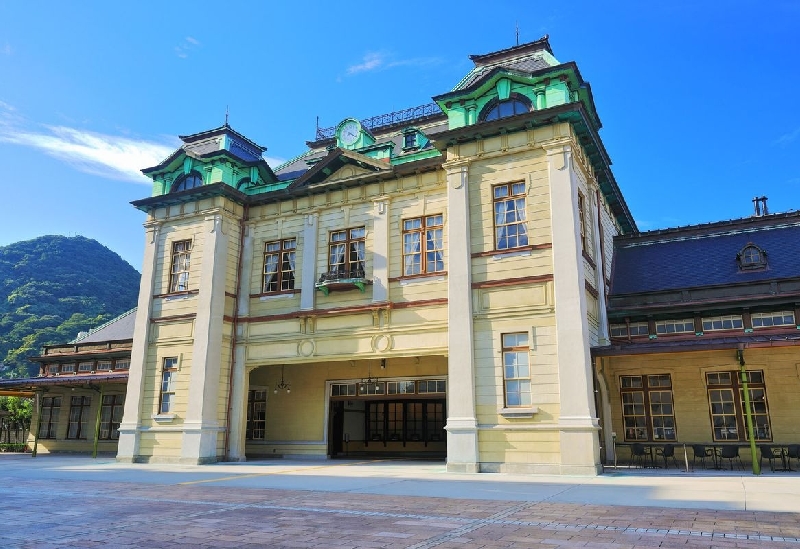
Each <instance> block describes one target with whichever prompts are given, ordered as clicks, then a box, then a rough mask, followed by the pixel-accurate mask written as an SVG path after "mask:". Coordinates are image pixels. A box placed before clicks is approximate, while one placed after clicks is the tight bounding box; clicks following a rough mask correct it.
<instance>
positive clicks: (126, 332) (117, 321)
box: [70, 307, 136, 343]
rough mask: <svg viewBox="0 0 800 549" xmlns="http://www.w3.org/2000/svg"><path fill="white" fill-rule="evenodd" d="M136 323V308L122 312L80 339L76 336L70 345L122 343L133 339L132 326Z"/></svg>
mask: <svg viewBox="0 0 800 549" xmlns="http://www.w3.org/2000/svg"><path fill="white" fill-rule="evenodd" d="M135 321H136V308H135V307H134V308H133V309H131V310H130V311H127V312H124V313H122V314H121V315H119V316H118V317H117V318H114V319H111V320H109V321H108V322H106V323H105V324H102V325H100V326H98V327H97V328H94V329H92V330H89V332H88V333H87V334H86V335H85V336H83V337H81V336H78V337H76V338H75V339H74V340H72V341H70V343H101V342H105V341H123V340H126V339H133V326H134V322H135Z"/></svg>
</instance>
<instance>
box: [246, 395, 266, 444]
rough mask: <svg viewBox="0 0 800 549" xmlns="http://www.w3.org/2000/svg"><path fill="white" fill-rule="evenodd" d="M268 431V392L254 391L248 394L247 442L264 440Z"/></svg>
mask: <svg viewBox="0 0 800 549" xmlns="http://www.w3.org/2000/svg"><path fill="white" fill-rule="evenodd" d="M266 429H267V391H266V390H265V389H253V390H251V391H249V392H248V394H247V432H246V435H245V438H247V440H264V435H265V433H266Z"/></svg>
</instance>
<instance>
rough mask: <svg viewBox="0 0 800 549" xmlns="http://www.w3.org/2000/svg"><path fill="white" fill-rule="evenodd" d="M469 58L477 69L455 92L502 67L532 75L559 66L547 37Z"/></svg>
mask: <svg viewBox="0 0 800 549" xmlns="http://www.w3.org/2000/svg"><path fill="white" fill-rule="evenodd" d="M469 58H470V60H471V61H472V62H473V63H475V68H473V69H472V70H471V71H470V72H469V74H467V76H465V77H464V78H463V79H462V80H461V82H459V83H458V84H456V86H455V88H453V91H456V90H463V89H466V88H469V87H470V86H472V85H473V84H474V83H475V82H476V81H478V80H481V79H482V78H483V77H484V76H485V75H486V74H487V73H489V72H490V71H492V70H494V69H498V68H501V67H502V68H505V69H510V70H513V71H519V72H523V73H532V72H536V71H538V70H541V69H548V68H550V67H553V66H555V65H558V64H559V63H558V61H557V60H556V58H555V57H553V50H552V49H551V48H550V40H549V36H547V35H545V36H544V37H542V38H540V39H539V40H535V41H533V42H528V43H525V44H520V45H517V46H513V47H511V48H506V49H503V50H498V51H494V52H491V53H487V54H482V55H470V56H469Z"/></svg>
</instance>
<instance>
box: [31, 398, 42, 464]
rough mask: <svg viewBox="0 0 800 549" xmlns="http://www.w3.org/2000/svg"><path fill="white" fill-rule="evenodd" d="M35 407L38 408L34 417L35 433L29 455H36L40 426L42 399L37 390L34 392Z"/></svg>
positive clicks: (33, 456)
mask: <svg viewBox="0 0 800 549" xmlns="http://www.w3.org/2000/svg"><path fill="white" fill-rule="evenodd" d="M36 403H37V406H36V408H37V409H38V410H39V413H38V417H37V418H36V433H34V435H33V451H31V457H32V458H35V457H36V451H37V449H38V447H39V430H40V429H41V428H42V405H43V403H44V399H43V398H42V392H41V391H39V392H38V393H36Z"/></svg>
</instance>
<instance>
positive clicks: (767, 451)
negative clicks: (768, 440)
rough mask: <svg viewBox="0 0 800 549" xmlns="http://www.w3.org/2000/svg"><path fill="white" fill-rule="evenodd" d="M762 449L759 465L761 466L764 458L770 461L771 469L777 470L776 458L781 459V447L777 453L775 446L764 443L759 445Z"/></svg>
mask: <svg viewBox="0 0 800 549" xmlns="http://www.w3.org/2000/svg"><path fill="white" fill-rule="evenodd" d="M758 449H759V450H761V457H759V458H758V466H759V467H761V462H762V461H763V460H765V459H766V460H767V461H769V470H770V471H772V472H775V460H776V459H781V454H780V449H777V450H778V453H775V450H776V448H773V447H772V446H770V445H769V444H762V445H760V446H759V447H758Z"/></svg>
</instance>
